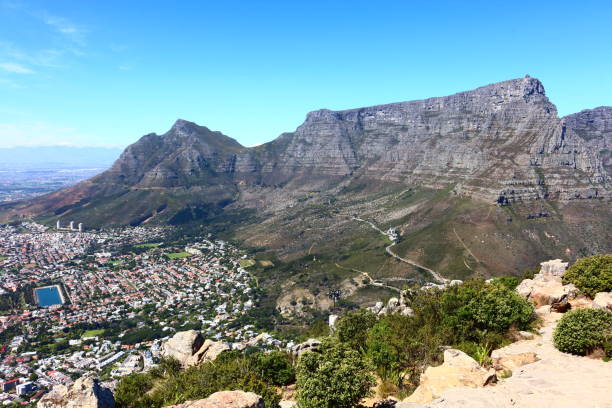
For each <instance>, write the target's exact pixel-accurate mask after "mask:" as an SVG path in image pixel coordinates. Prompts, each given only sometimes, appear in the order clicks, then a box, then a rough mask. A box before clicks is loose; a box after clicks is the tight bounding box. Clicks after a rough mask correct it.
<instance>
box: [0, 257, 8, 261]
mask: <svg viewBox="0 0 612 408" xmlns="http://www.w3.org/2000/svg"><path fill="white" fill-rule="evenodd" d="M7 259H8V257H7V256H0V262H3V261H6V260H7Z"/></svg>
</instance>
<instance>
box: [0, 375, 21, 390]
mask: <svg viewBox="0 0 612 408" xmlns="http://www.w3.org/2000/svg"><path fill="white" fill-rule="evenodd" d="M17 384H19V379H17V378H15V379H14V380H9V381H5V382H3V383H0V390H2V391H3V392H9V391H12V390H14V389H15V387H16V386H17Z"/></svg>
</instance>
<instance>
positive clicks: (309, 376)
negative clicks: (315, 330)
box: [297, 339, 375, 408]
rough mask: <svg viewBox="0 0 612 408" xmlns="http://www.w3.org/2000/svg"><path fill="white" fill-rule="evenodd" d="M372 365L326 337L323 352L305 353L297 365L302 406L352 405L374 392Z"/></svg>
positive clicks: (333, 407)
mask: <svg viewBox="0 0 612 408" xmlns="http://www.w3.org/2000/svg"><path fill="white" fill-rule="evenodd" d="M371 370H372V367H371V366H370V365H369V363H368V362H367V360H366V359H364V358H363V357H362V356H361V355H360V354H359V352H357V351H355V350H354V349H352V348H351V347H350V346H349V345H348V344H346V343H339V342H337V341H334V340H332V339H325V340H324V341H323V342H322V344H321V347H320V352H310V353H305V354H302V356H301V357H300V358H299V360H298V365H297V400H298V403H299V406H300V408H351V407H354V406H356V405H357V403H358V402H359V401H360V400H361V399H362V398H364V397H367V396H369V395H371V388H372V386H374V384H375V379H374V376H373V375H372V374H371V373H370V371H371Z"/></svg>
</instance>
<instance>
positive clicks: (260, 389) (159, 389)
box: [115, 351, 291, 408]
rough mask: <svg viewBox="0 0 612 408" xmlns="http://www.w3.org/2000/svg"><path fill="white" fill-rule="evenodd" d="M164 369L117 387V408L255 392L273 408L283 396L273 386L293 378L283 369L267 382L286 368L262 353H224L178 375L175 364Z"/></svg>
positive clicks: (125, 379) (156, 407)
mask: <svg viewBox="0 0 612 408" xmlns="http://www.w3.org/2000/svg"><path fill="white" fill-rule="evenodd" d="M164 365H165V367H163V368H160V369H157V370H154V372H153V373H148V374H133V375H130V376H126V377H123V378H122V379H121V381H120V382H119V384H118V385H117V393H116V396H115V399H116V402H117V403H116V406H117V408H145V407H146V408H161V407H165V406H168V405H174V404H178V403H181V402H184V401H186V400H198V399H203V398H206V397H208V396H210V395H211V394H213V393H215V392H217V391H224V390H243V391H247V392H248V391H250V392H254V393H256V394H258V395H261V396H262V398H263V400H264V403H265V406H266V408H274V407H277V406H278V402H279V401H280V396H279V394H278V393H277V392H276V388H275V387H274V385H273V383H274V382H277V381H279V379H280V380H282V379H283V378H284V379H286V378H287V376H290V375H291V373H289V372H288V371H287V367H286V366H283V367H281V368H282V371H283V374H282V375H280V376H279V377H275V376H274V375H272V376H271V378H266V377H265V376H266V375H270V373H269V369H271V368H272V367H273V366H274V365H276V366H278V367H280V366H281V365H283V364H282V363H280V362H279V359H278V358H277V357H276V356H274V357H272V358H271V359H267V358H266V357H265V356H262V353H251V354H247V353H241V352H237V351H228V352H225V353H222V354H221V355H220V356H219V357H218V358H217V359H216V360H215V361H210V362H207V363H203V364H199V365H197V366H193V367H189V368H187V369H186V370H182V371H178V372H176V371H175V370H174V368H175V367H174V364H173V363H172V361H168V362H167V363H164ZM153 385H155V386H153Z"/></svg>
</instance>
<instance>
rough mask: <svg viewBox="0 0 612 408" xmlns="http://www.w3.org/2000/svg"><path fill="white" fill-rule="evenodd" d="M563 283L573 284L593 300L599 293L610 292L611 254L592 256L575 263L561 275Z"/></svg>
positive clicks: (611, 285) (611, 280) (611, 283)
mask: <svg viewBox="0 0 612 408" xmlns="http://www.w3.org/2000/svg"><path fill="white" fill-rule="evenodd" d="M563 282H564V283H573V284H574V285H576V287H577V288H578V289H580V290H581V291H582V293H584V294H585V295H587V296H589V297H591V298H593V297H594V296H595V294H597V293H599V292H611V291H612V254H606V255H594V256H590V257H588V258H581V259H579V260H577V261H576V263H575V264H573V265H572V266H571V267H570V268H569V269H568V270H567V271H566V272H565V274H564V275H563Z"/></svg>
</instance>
